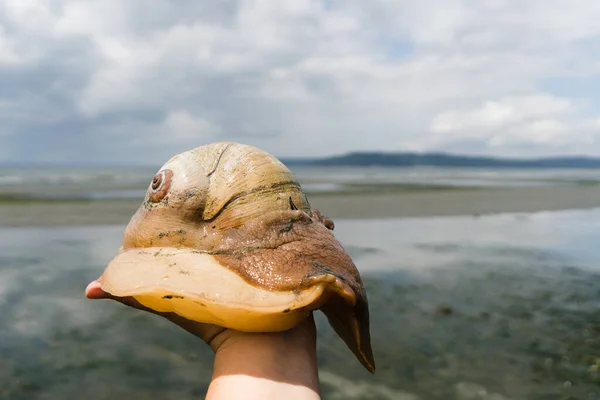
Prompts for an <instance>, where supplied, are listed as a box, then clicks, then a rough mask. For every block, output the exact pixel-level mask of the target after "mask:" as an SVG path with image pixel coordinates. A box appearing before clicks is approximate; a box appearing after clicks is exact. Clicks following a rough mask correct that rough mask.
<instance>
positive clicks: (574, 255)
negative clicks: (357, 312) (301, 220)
mask: <svg viewBox="0 0 600 400" xmlns="http://www.w3.org/2000/svg"><path fill="white" fill-rule="evenodd" d="M122 231H123V227H122V226H118V227H86V228H19V229H2V230H0V382H2V385H0V398H3V399H4V398H5V399H81V398H85V399H90V400H95V399H198V398H202V396H203V393H204V392H205V390H206V387H207V384H208V380H209V377H210V371H211V359H212V355H211V352H210V351H209V349H208V348H207V347H206V346H205V345H204V344H202V343H200V342H199V341H198V340H197V339H195V338H194V337H192V336H191V335H189V334H187V333H186V332H184V331H183V330H181V329H179V328H177V327H175V326H172V325H170V323H168V322H167V321H165V320H162V319H161V318H159V317H156V316H152V315H149V314H148V315H147V314H145V313H142V312H139V311H136V310H132V309H128V308H126V307H124V306H122V305H120V304H117V303H113V302H108V301H91V300H85V299H84V297H83V290H84V288H85V286H86V284H87V283H88V282H89V281H90V280H92V279H94V278H96V277H97V276H98V275H99V274H100V273H101V271H102V270H103V269H104V266H105V265H106V263H107V262H108V261H109V260H110V259H111V258H112V256H113V255H114V252H115V251H116V249H117V248H118V246H119V243H120V240H121V234H122ZM335 232H336V235H337V237H338V238H339V239H340V241H341V242H342V243H343V244H344V245H345V247H346V248H347V250H348V251H349V252H350V253H351V255H352V256H353V257H354V259H355V261H356V263H357V265H358V266H359V269H360V270H361V272H362V274H363V277H364V280H365V284H366V286H367V291H368V295H369V302H370V308H371V321H372V322H371V323H372V341H373V346H374V352H375V358H376V361H377V366H378V370H377V372H376V374H375V375H370V374H369V373H367V372H366V371H364V370H363V369H362V367H361V366H360V364H359V363H358V362H357V361H356V360H355V359H354V358H353V356H352V354H351V353H350V351H349V350H348V349H347V348H346V347H345V345H344V344H343V343H342V341H341V340H340V339H338V338H337V337H336V336H335V333H334V332H333V331H332V330H331V329H330V328H329V327H328V326H327V323H326V321H325V320H324V318H322V317H321V316H320V314H319V317H318V318H317V323H318V329H319V338H318V344H319V355H318V356H319V364H320V376H321V382H322V390H323V397H324V398H326V399H338V398H339V399H342V398H365V399H479V398H488V399H505V398H509V399H600V374H599V371H598V368H599V367H600V247H599V246H598V245H597V241H598V238H600V210H589V211H571V212H558V213H539V214H522V215H498V216H486V217H452V218H429V219H412V220H411V219H406V220H358V221H336V230H335Z"/></svg>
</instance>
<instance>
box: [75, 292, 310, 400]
mask: <svg viewBox="0 0 600 400" xmlns="http://www.w3.org/2000/svg"><path fill="white" fill-rule="evenodd" d="M86 296H87V297H88V298H90V299H113V300H117V301H119V302H121V303H123V304H125V305H127V306H130V307H133V308H136V309H139V310H143V311H147V312H150V313H153V314H157V315H160V316H162V317H164V318H167V319H168V320H170V321H171V322H173V323H175V324H176V325H179V326H180V327H182V328H183V329H185V330H187V331H188V332H190V333H192V334H193V335H195V336H197V337H199V338H200V339H202V340H204V341H205V342H206V343H207V344H208V345H209V346H210V347H211V348H212V350H213V351H214V353H215V358H214V366H213V375H212V379H211V383H210V385H209V388H208V392H207V395H206V399H209V400H221V399H232V400H235V399H248V400H252V399H280V398H285V399H286V400H292V399H299V400H300V399H301V400H309V399H310V400H312V399H319V398H320V390H319V378H318V370H317V357H316V340H317V338H316V328H315V323H314V319H313V317H312V315H311V316H310V317H309V318H307V319H306V320H305V321H304V322H303V323H301V324H300V325H298V326H296V327H295V328H293V329H290V330H288V331H285V332H276V333H247V332H239V331H234V330H232V329H225V328H222V327H218V326H215V325H209V324H200V323H197V322H193V321H190V320H187V319H185V318H182V317H180V316H178V315H176V314H174V313H158V312H156V311H154V310H151V309H149V308H147V307H144V306H142V305H141V304H139V303H138V302H137V301H135V300H134V299H133V298H126V297H123V298H115V297H114V296H111V295H110V294H109V293H106V292H104V291H103V290H102V289H101V288H100V284H99V283H98V282H97V281H94V282H92V283H90V284H89V285H88V287H87V288H86Z"/></svg>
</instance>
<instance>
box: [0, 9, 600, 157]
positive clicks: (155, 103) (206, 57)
mask: <svg viewBox="0 0 600 400" xmlns="http://www.w3.org/2000/svg"><path fill="white" fill-rule="evenodd" d="M598 21H600V1H598V0H526V1H524V0H419V1H415V0H412V1H408V0H369V1H365V0H339V1H338V0H324V1H319V0H293V1H281V0H271V1H263V0H256V1H243V0H240V1H235V0H220V1H214V0H171V1H167V0H152V1H149V0H128V1H122V0H0V162H35V163H46V162H48V163H57V162H58V163H133V164H153V163H157V162H162V161H166V160H167V159H168V158H170V157H171V156H172V155H174V154H176V153H179V152H182V151H186V150H189V149H192V148H194V147H197V146H201V145H203V144H207V143H210V142H218V141H236V142H240V143H246V144H251V145H254V146H257V147H259V148H261V149H263V150H266V151H268V152H270V153H273V154H275V155H276V156H279V157H320V156H327V155H334V154H341V153H345V152H350V151H390V152H391V151H419V152H421V151H445V152H451V153H460V154H482V155H494V156H503V157H538V156H548V155H557V154H561V155H591V156H600V23H598Z"/></svg>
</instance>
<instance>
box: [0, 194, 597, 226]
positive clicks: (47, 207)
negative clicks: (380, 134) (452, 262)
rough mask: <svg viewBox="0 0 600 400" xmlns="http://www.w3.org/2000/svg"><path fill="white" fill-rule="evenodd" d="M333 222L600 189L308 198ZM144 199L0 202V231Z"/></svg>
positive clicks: (116, 217) (555, 206) (72, 220)
mask: <svg viewBox="0 0 600 400" xmlns="http://www.w3.org/2000/svg"><path fill="white" fill-rule="evenodd" d="M308 199H309V201H310V203H311V206H312V208H316V209H319V210H320V211H321V212H322V213H323V214H324V215H326V216H327V217H329V218H331V219H333V220H334V221H335V220H336V219H379V218H425V217H442V216H468V215H474V216H477V215H486V214H500V213H532V212H541V211H560V210H570V209H590V208H596V207H600V187H598V186H587V187H586V186H576V187H573V186H571V187H566V186H552V187H518V188H483V189H482V188H477V189H475V190H435V191H422V192H421V191H409V192H400V191H399V192H384V193H374V192H367V193H357V194H343V193H342V194H332V193H329V194H312V195H311V194H309V195H308ZM141 202H142V199H141V198H140V199H139V200H134V199H127V200H108V199H107V200H90V201H79V200H78V201H30V202H25V203H20V202H8V203H1V202H0V227H36V226H39V227H43V226H85V225H126V224H127V223H128V222H129V220H130V218H131V217H132V216H133V214H134V213H135V211H136V209H137V208H138V207H139V206H140V204H141Z"/></svg>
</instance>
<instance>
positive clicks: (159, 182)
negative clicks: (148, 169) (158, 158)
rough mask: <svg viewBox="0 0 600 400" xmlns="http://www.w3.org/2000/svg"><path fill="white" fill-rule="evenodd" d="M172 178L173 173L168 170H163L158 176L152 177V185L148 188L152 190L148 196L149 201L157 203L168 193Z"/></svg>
mask: <svg viewBox="0 0 600 400" xmlns="http://www.w3.org/2000/svg"><path fill="white" fill-rule="evenodd" d="M172 178H173V171H171V170H170V169H165V170H162V171H160V172H159V173H158V174H156V175H155V176H154V178H153V179H152V184H151V185H150V188H151V189H152V193H151V194H150V200H151V201H152V202H154V203H158V202H159V201H161V200H162V199H164V197H165V196H166V195H167V193H168V192H169V188H170V187H171V180H172Z"/></svg>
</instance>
